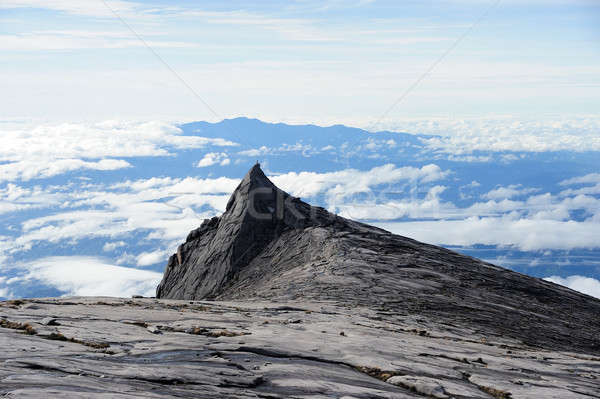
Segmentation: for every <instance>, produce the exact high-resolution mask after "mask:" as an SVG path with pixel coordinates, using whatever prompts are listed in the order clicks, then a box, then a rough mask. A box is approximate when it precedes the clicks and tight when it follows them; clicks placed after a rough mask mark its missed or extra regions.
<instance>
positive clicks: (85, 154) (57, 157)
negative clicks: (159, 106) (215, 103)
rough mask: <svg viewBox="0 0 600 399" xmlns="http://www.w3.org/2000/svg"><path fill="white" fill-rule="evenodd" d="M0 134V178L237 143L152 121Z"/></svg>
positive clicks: (117, 165)
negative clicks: (192, 133) (184, 133)
mask: <svg viewBox="0 0 600 399" xmlns="http://www.w3.org/2000/svg"><path fill="white" fill-rule="evenodd" d="M0 134H1V135H2V137H3V142H2V146H0V162H3V163H1V164H0V181H3V180H7V181H15V180H30V179H33V178H45V177H52V176H56V175H59V174H63V173H66V172H69V171H73V170H78V169H94V170H115V169H121V168H125V167H128V166H130V165H129V163H128V162H126V161H124V160H119V159H114V158H116V157H139V156H166V155H170V154H171V153H170V150H171V149H173V148H175V149H182V148H185V149H190V148H204V147H206V146H208V145H213V146H237V145H238V144H236V143H234V142H231V141H227V140H224V139H222V138H207V137H200V136H186V135H183V134H182V131H181V129H179V128H177V127H175V126H173V125H170V124H167V123H162V122H156V121H153V122H127V121H105V122H101V123H93V124H90V123H79V124H60V125H25V126H23V127H19V126H2V125H0ZM92 160H97V161H92Z"/></svg>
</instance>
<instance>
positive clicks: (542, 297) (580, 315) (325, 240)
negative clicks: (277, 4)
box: [157, 164, 600, 354]
mask: <svg viewBox="0 0 600 399" xmlns="http://www.w3.org/2000/svg"><path fill="white" fill-rule="evenodd" d="M157 298H167V299H196V300H198V299H218V300H248V299H252V300H267V301H293V300H300V299H301V300H304V301H322V300H332V301H337V302H340V303H345V304H348V305H351V306H368V307H372V308H377V309H381V310H385V311H389V312H390V313H392V314H394V315H396V316H398V317H400V316H404V315H419V316H421V317H424V318H427V319H429V320H435V322H436V323H443V324H445V325H448V326H453V327H455V328H459V329H460V328H469V329H475V330H476V331H481V332H484V333H485V334H492V335H495V336H501V337H502V336H504V337H510V338H513V339H518V340H520V341H521V342H523V343H525V344H527V345H530V346H537V347H543V348H547V349H555V350H568V351H578V352H585V353H596V354H598V353H600V336H599V335H598V334H599V331H600V301H599V300H597V299H595V298H592V297H589V296H587V295H584V294H581V293H578V292H575V291H572V290H569V289H567V288H564V287H561V286H558V285H556V284H553V283H549V282H546V281H543V280H540V279H537V278H533V277H529V276H525V275H522V274H519V273H515V272H512V271H509V270H506V269H503V268H500V267H498V266H494V265H492V264H489V263H486V262H483V261H480V260H477V259H474V258H471V257H468V256H465V255H461V254H458V253H456V252H453V251H449V250H446V249H443V248H440V247H436V246H432V245H428V244H424V243H420V242H417V241H415V240H412V239H409V238H406V237H401V236H398V235H394V234H391V233H389V232H387V231H384V230H382V229H379V228H376V227H373V226H369V225H366V224H362V223H358V222H354V221H351V220H347V219H344V218H341V217H338V216H336V215H333V214H331V213H329V212H327V211H326V210H325V209H323V208H319V207H313V206H310V205H309V204H306V203H304V202H302V201H301V200H299V199H298V198H295V197H292V196H290V195H289V194H287V193H285V192H283V191H282V190H280V189H278V188H277V187H276V186H275V185H274V184H273V183H272V182H271V181H270V180H269V179H268V178H267V177H266V176H265V175H264V173H263V172H262V170H261V169H260V166H259V165H258V164H256V165H255V166H254V167H252V169H251V170H250V171H249V172H248V174H247V175H246V176H245V177H244V179H243V180H242V182H241V183H240V185H239V186H238V187H237V188H236V190H235V192H234V193H233V195H232V197H231V199H230V201H229V203H228V204H227V209H226V211H225V213H224V214H223V215H222V216H220V217H218V218H213V219H210V220H207V221H205V223H204V224H203V225H202V226H200V228H199V229H197V230H194V231H192V232H191V233H190V234H189V235H188V237H187V239H186V242H185V243H184V244H182V245H181V246H180V247H179V248H178V251H177V253H176V254H174V255H173V256H171V258H170V259H169V262H168V265H167V268H166V270H165V275H164V278H163V280H162V282H161V284H160V285H159V287H158V288H157Z"/></svg>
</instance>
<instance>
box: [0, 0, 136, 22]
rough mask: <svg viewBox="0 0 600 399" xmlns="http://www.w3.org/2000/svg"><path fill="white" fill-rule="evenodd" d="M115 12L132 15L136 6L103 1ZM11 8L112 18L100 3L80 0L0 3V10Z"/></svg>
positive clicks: (123, 2)
mask: <svg viewBox="0 0 600 399" xmlns="http://www.w3.org/2000/svg"><path fill="white" fill-rule="evenodd" d="M104 1H105V2H106V4H108V6H109V7H110V8H112V9H113V10H114V11H115V12H117V13H119V14H121V13H123V14H124V13H127V14H130V13H131V14H133V11H134V10H135V9H136V6H137V4H136V3H133V2H128V1H122V0H104ZM11 8H38V9H41V8H43V9H46V10H54V11H60V12H66V13H69V14H75V15H84V16H91V17H111V18H114V15H113V13H112V12H111V11H110V9H109V8H108V7H107V6H105V5H104V4H103V2H102V1H81V0H3V1H2V2H0V9H11Z"/></svg>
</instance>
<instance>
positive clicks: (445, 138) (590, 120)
mask: <svg viewBox="0 0 600 399" xmlns="http://www.w3.org/2000/svg"><path fill="white" fill-rule="evenodd" d="M372 123H373V122H370V121H368V120H366V119H365V120H362V121H360V120H356V121H355V125H354V126H357V127H363V128H367V129H370V130H371V129H372V128H373V125H372ZM382 123H383V125H382V124H381V123H380V124H378V125H377V126H376V128H377V130H382V129H383V130H391V131H396V132H406V133H412V134H424V135H436V136H432V137H426V138H422V140H423V142H424V144H426V145H427V146H428V147H430V148H431V149H435V150H437V151H441V152H444V153H447V154H454V155H463V154H470V153H472V152H474V151H493V152H504V151H514V152H521V151H522V152H544V151H582V152H583V151H599V150H600V136H599V135H598V133H597V132H598V130H600V118H599V117H598V116H597V115H584V116H564V117H544V118H516V117H498V116H494V117H481V116H480V117H471V118H467V117H432V118H422V117H415V118H386V120H385V121H383V122H382ZM517 159H518V158H517ZM514 160H515V158H514V156H510V157H508V158H507V157H504V161H505V162H511V161H514Z"/></svg>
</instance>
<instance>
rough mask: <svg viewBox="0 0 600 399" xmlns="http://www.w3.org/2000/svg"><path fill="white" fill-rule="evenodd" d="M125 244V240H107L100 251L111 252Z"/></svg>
mask: <svg viewBox="0 0 600 399" xmlns="http://www.w3.org/2000/svg"><path fill="white" fill-rule="evenodd" d="M126 245H127V244H126V243H125V241H118V242H107V243H106V244H104V246H103V247H102V252H112V251H114V250H115V249H117V248H121V247H124V246H126Z"/></svg>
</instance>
